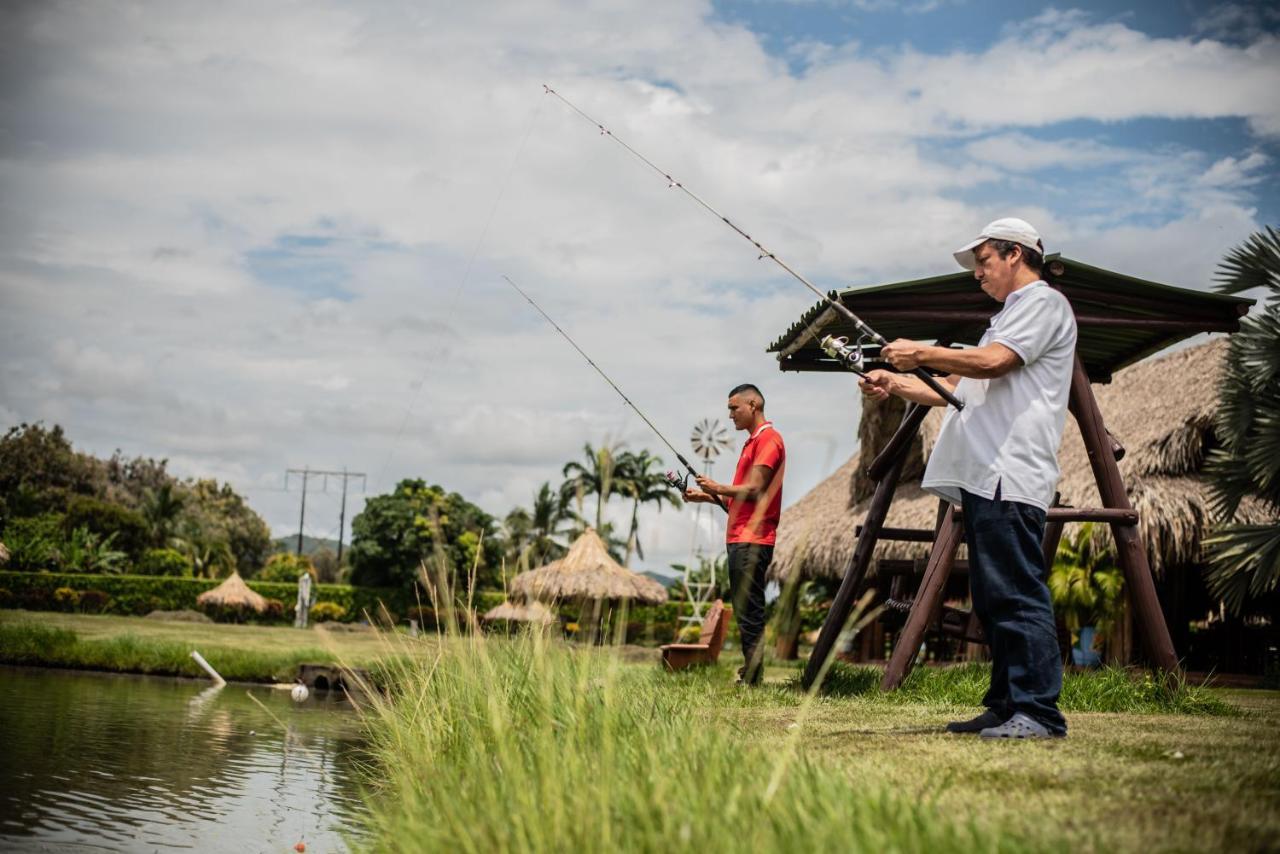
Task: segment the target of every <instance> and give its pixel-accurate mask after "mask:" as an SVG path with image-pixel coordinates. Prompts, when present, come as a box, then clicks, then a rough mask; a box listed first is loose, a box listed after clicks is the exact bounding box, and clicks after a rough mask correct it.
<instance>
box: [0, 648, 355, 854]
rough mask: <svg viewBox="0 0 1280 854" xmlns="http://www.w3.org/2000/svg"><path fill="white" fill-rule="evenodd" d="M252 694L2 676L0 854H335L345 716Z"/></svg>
mask: <svg viewBox="0 0 1280 854" xmlns="http://www.w3.org/2000/svg"><path fill="white" fill-rule="evenodd" d="M251 690H252V693H253V696H254V697H255V698H256V699H257V700H258V701H260V702H261V703H262V704H264V705H265V706H266V707H267V708H266V709H263V708H261V707H259V706H258V705H257V704H256V703H254V702H252V701H251V700H250V698H249V697H248V696H247V695H246V691H245V687H244V686H237V685H228V686H226V687H225V688H222V689H220V690H218V689H210V688H208V687H206V685H205V683H198V682H190V681H185V680H175V679H159V678H147V677H134V676H105V675H103V676H100V675H92V674H81V673H66V672H57V671H44V670H32V669H23V668H3V667H0V738H3V740H4V744H3V747H2V749H0V849H4V850H21V851H92V850H102V851H120V850H131V851H132V850H146V851H153V850H157V849H191V850H201V851H215V850H216V851H227V850H237V851H244V852H248V851H264V850H265V851H290V850H292V848H293V845H294V844H295V843H296V842H298V841H304V842H306V844H307V851H308V852H324V851H337V850H345V849H346V844H345V841H344V839H345V838H347V837H349V836H350V834H351V833H352V831H353V830H354V829H355V818H356V816H357V815H358V813H359V810H360V809H361V806H360V802H359V796H358V791H357V784H356V768H355V763H356V761H357V753H358V751H359V749H360V740H359V729H358V723H357V720H356V717H355V713H354V712H353V711H351V709H350V708H349V707H348V706H347V705H346V704H345V703H339V702H337V701H335V700H332V699H329V698H327V697H325V696H323V695H322V696H320V697H316V696H314V695H313V697H312V699H310V700H308V701H306V702H305V703H302V704H295V703H294V702H293V701H292V700H291V699H290V698H289V694H288V692H287V691H278V690H274V689H271V688H265V687H264V688H256V687H255V688H253V689H251ZM273 716H274V718H275V719H278V722H277V720H275V719H273ZM281 724H283V727H282V726H281Z"/></svg>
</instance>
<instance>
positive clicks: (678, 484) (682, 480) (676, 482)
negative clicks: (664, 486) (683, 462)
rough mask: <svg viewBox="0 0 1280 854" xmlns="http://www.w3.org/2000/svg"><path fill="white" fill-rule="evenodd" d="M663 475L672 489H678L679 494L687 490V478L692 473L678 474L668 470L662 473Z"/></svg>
mask: <svg viewBox="0 0 1280 854" xmlns="http://www.w3.org/2000/svg"><path fill="white" fill-rule="evenodd" d="M663 477H664V478H666V480H667V483H668V484H670V485H671V488H672V489H678V490H680V494H681V495H684V494H685V493H686V492H688V491H689V478H691V477H693V475H691V474H685V475H678V474H676V473H675V472H673V471H668V472H667V473H666V474H664V475H663Z"/></svg>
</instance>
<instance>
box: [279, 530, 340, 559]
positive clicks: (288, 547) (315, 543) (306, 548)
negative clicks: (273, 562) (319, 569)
mask: <svg viewBox="0 0 1280 854" xmlns="http://www.w3.org/2000/svg"><path fill="white" fill-rule="evenodd" d="M348 545H349V544H348ZM297 548H298V535H297V534H290V535H289V536H287V537H277V538H275V539H274V540H272V541H271V551H272V552H288V553H289V554H293V553H294V551H296V550H297ZM321 549H328V550H329V551H331V552H333V553H334V554H337V553H338V541H337V540H326V539H324V538H323V537H308V536H307V535H306V534H303V535H302V553H303V554H304V555H313V554H315V553H316V552H318V551H320V550H321ZM343 559H344V560H345V559H346V555H343Z"/></svg>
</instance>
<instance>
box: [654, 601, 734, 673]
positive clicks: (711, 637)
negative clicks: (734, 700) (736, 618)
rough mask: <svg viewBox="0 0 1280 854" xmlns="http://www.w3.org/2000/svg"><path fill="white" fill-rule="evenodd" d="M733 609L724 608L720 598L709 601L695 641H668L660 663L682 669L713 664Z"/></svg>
mask: <svg viewBox="0 0 1280 854" xmlns="http://www.w3.org/2000/svg"><path fill="white" fill-rule="evenodd" d="M731 616H733V609H732V608H726V607H725V606H724V602H723V601H722V600H720V599H717V600H716V601H714V602H712V603H711V608H710V609H709V610H708V611H707V616H706V619H704V620H703V621H702V633H701V634H700V635H699V636H698V642H697V643H669V644H665V645H663V647H662V663H663V664H665V665H666V666H667V669H668V670H683V669H685V668H686V667H692V666H693V665H695V664H715V663H716V662H717V661H718V660H719V659H720V650H721V649H722V648H723V647H724V636H725V635H726V634H727V633H728V631H729V618H730V617H731Z"/></svg>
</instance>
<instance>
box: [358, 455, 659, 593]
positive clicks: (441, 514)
mask: <svg viewBox="0 0 1280 854" xmlns="http://www.w3.org/2000/svg"><path fill="white" fill-rule="evenodd" d="M661 466H662V460H661V459H660V458H659V457H656V456H654V455H653V454H651V453H650V452H649V451H647V450H640V451H630V450H627V449H625V448H623V447H621V446H616V445H612V446H611V445H602V446H600V447H599V448H597V447H593V446H592V445H591V444H590V443H587V444H586V445H584V446H583V449H582V456H581V457H580V458H579V459H576V460H570V461H569V462H567V463H565V464H564V466H563V467H562V469H561V476H562V478H563V480H562V481H561V483H560V484H559V485H558V486H552V484H551V482H550V481H546V482H544V483H543V484H542V485H541V486H539V487H538V489H537V490H536V491H535V492H534V494H533V497H532V502H531V503H530V505H529V506H527V507H526V506H517V507H515V508H513V509H512V510H511V511H509V512H508V513H507V514H506V515H505V516H504V517H502V519H501V520H499V519H497V518H495V517H493V516H490V515H489V514H487V513H485V512H484V511H483V510H481V509H480V508H479V507H477V506H475V505H474V504H472V503H470V502H469V501H467V500H466V499H465V498H463V497H462V496H461V495H458V494H457V493H450V492H446V491H445V490H444V489H443V488H442V487H440V486H436V485H428V484H427V483H426V482H425V481H423V480H419V479H409V480H403V481H401V482H400V483H399V484H397V486H396V488H395V489H394V490H393V491H392V492H390V493H388V494H386V495H379V496H375V497H373V498H371V499H369V501H368V502H367V503H366V504H365V506H364V509H363V510H362V511H361V512H360V513H359V514H357V515H356V517H355V518H354V519H353V520H352V524H351V549H350V551H349V553H348V554H349V555H350V561H351V574H350V580H351V582H352V583H353V584H362V585H370V586H378V587H391V586H401V585H404V586H411V585H412V584H413V583H414V582H415V581H419V580H420V568H421V566H422V564H423V563H424V562H426V564H427V565H428V567H432V566H441V567H447V568H448V570H449V571H451V572H453V573H454V574H455V575H456V577H457V579H458V583H459V585H460V586H461V587H462V588H464V589H465V588H466V587H467V586H468V585H470V584H471V583H472V580H473V579H474V585H475V587H476V588H478V589H483V588H490V589H492V588H498V587H501V586H502V584H503V575H504V574H505V576H506V577H507V578H510V577H511V576H513V575H515V574H516V573H518V572H523V571H524V570H526V569H530V568H534V567H538V566H542V565H543V564H546V563H548V562H550V561H553V560H556V559H557V558H560V557H562V556H563V555H564V554H565V552H566V551H568V548H569V545H570V544H571V543H572V542H573V541H574V540H575V539H576V538H577V537H579V536H581V534H582V533H583V532H584V531H586V529H587V528H594V529H595V530H596V532H597V533H599V534H600V537H601V538H602V539H603V540H604V542H605V545H606V547H607V548H608V549H609V552H610V554H612V555H613V556H614V558H615V559H617V560H618V561H619V562H621V563H623V564H624V565H629V564H630V563H631V560H632V558H633V557H634V556H639V557H641V558H643V555H644V549H643V542H642V540H641V532H640V508H641V507H643V506H645V505H650V504H652V505H656V506H657V507H658V508H661V507H662V506H663V505H664V504H670V505H672V506H678V505H679V504H680V492H679V490H677V489H675V488H673V487H672V486H671V485H670V484H669V483H667V480H666V478H665V477H664V476H663V474H662V470H661ZM610 502H615V503H616V502H622V504H623V506H624V507H625V509H626V513H627V521H626V522H625V523H624V524H623V525H615V523H614V522H613V521H612V520H610V519H608V518H606V513H607V510H608V508H609V506H610Z"/></svg>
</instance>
